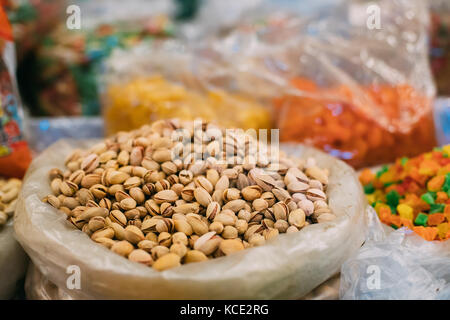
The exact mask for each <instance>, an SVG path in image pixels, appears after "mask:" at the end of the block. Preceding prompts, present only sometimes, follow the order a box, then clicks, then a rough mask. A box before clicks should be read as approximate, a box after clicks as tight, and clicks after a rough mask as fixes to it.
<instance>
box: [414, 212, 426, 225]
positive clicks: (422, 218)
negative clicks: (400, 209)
mask: <svg viewBox="0 0 450 320" xmlns="http://www.w3.org/2000/svg"><path fill="white" fill-rule="evenodd" d="M427 221H428V215H426V214H425V213H419V214H418V215H417V217H416V220H414V224H415V225H416V226H424V227H425V226H426V224H427Z"/></svg>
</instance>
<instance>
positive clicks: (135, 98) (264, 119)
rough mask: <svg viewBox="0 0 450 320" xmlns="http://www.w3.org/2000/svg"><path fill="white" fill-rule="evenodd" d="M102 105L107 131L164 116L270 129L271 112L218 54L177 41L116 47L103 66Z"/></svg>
mask: <svg viewBox="0 0 450 320" xmlns="http://www.w3.org/2000/svg"><path fill="white" fill-rule="evenodd" d="M104 70H105V71H104V74H103V76H102V85H101V86H102V105H103V114H104V117H105V127H106V132H107V134H112V133H115V132H118V131H126V130H132V129H137V128H139V127H141V126H142V125H144V124H148V123H150V122H152V121H155V120H158V119H164V118H174V117H176V118H181V119H185V120H194V119H196V118H202V119H205V120H208V121H216V122H217V123H218V124H220V125H222V126H224V127H227V128H243V129H250V128H252V129H268V128H270V127H271V112H270V109H269V108H268V107H267V106H266V105H265V104H264V102H260V101H258V100H257V99H255V98H254V97H253V96H252V95H251V94H246V93H245V94H243V93H242V92H241V89H240V83H236V81H235V79H234V78H233V74H230V73H229V71H228V70H227V67H226V66H224V65H222V64H221V63H220V60H219V59H217V57H206V56H204V55H201V54H200V52H198V51H197V48H194V47H193V46H188V45H186V43H184V42H181V41H176V40H167V41H161V42H153V43H150V44H143V45H141V46H137V47H134V48H131V49H129V50H116V51H115V52H114V53H113V54H112V55H111V57H110V58H109V59H108V60H107V61H106V62H105V64H104ZM224 76H225V77H224Z"/></svg>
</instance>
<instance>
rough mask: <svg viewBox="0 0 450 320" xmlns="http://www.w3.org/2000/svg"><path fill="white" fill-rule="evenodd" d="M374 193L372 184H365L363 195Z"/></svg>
mask: <svg viewBox="0 0 450 320" xmlns="http://www.w3.org/2000/svg"><path fill="white" fill-rule="evenodd" d="M374 192H375V187H374V186H373V183H372V182H370V183H369V184H366V185H365V186H364V193H365V194H372V193H374Z"/></svg>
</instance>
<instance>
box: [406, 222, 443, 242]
mask: <svg viewBox="0 0 450 320" xmlns="http://www.w3.org/2000/svg"><path fill="white" fill-rule="evenodd" d="M412 230H413V231H414V232H415V233H417V234H418V235H419V236H421V237H422V238H424V239H425V240H427V241H433V240H434V239H436V236H437V234H438V228H436V227H427V228H425V227H422V226H420V227H413V228H412Z"/></svg>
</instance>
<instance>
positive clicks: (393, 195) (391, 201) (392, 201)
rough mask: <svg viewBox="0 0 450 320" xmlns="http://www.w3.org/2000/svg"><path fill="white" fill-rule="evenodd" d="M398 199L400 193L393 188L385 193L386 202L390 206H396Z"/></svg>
mask: <svg viewBox="0 0 450 320" xmlns="http://www.w3.org/2000/svg"><path fill="white" fill-rule="evenodd" d="M399 200H400V194H399V193H398V192H397V191H395V190H391V191H390V192H389V193H388V194H387V195H386V202H387V204H388V205H389V206H390V207H391V208H392V207H395V208H396V207H397V206H398V203H399Z"/></svg>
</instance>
